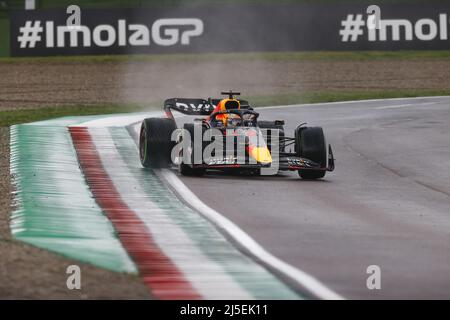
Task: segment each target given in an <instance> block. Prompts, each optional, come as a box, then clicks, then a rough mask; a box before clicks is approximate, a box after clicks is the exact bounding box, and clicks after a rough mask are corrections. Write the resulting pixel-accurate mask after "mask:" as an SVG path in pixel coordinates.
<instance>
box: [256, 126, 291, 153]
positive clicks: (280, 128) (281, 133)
mask: <svg viewBox="0 0 450 320" xmlns="http://www.w3.org/2000/svg"><path fill="white" fill-rule="evenodd" d="M258 127H259V128H261V129H278V130H279V134H278V135H279V138H280V141H279V152H284V147H285V142H284V127H283V126H282V125H281V124H275V121H263V120H262V121H258ZM264 138H265V139H266V141H267V140H268V139H267V137H266V136H264ZM268 148H269V151H270V152H272V146H271V144H269V145H268Z"/></svg>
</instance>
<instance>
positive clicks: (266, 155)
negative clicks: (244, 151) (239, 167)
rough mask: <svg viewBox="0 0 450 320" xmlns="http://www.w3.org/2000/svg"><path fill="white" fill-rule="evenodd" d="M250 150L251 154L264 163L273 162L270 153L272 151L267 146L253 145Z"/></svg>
mask: <svg viewBox="0 0 450 320" xmlns="http://www.w3.org/2000/svg"><path fill="white" fill-rule="evenodd" d="M249 151H250V152H249V154H250V156H251V157H252V158H253V159H255V160H256V161H257V162H259V163H262V164H268V163H272V156H271V155H270V151H269V149H268V148H267V147H259V148H258V147H253V148H250V150H249Z"/></svg>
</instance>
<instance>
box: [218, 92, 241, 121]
mask: <svg viewBox="0 0 450 320" xmlns="http://www.w3.org/2000/svg"><path fill="white" fill-rule="evenodd" d="M216 109H217V111H226V110H240V109H241V103H240V102H239V100H236V99H223V100H221V101H220V102H219V104H218V105H217V108H216ZM235 117H238V116H237V115H235V114H227V113H224V114H219V115H217V116H216V119H217V120H221V121H222V123H223V125H224V126H227V125H228V119H230V118H235Z"/></svg>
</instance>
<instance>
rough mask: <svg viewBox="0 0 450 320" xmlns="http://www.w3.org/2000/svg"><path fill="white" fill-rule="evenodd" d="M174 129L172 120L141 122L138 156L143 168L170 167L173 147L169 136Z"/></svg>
mask: <svg viewBox="0 0 450 320" xmlns="http://www.w3.org/2000/svg"><path fill="white" fill-rule="evenodd" d="M176 128H177V126H176V124H175V121H174V120H172V119H164V118H147V119H144V121H142V125H141V132H140V135H139V156H140V159H141V163H142V165H143V166H144V167H146V168H149V167H153V168H164V167H168V166H169V165H170V163H171V158H170V154H171V151H172V148H173V147H174V146H175V141H171V136H172V132H173V131H174V130H175V129H176Z"/></svg>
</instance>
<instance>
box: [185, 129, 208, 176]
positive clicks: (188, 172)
mask: <svg viewBox="0 0 450 320" xmlns="http://www.w3.org/2000/svg"><path fill="white" fill-rule="evenodd" d="M183 129H184V130H185V131H186V133H189V138H190V146H191V148H190V150H185V149H184V148H183V150H182V152H189V154H188V155H187V157H189V158H190V160H191V161H190V164H187V163H184V161H183V159H184V158H186V157H185V156H184V155H183V154H181V156H180V165H179V168H178V170H179V172H180V173H181V174H182V175H183V176H201V175H203V174H204V173H205V171H206V170H205V169H204V168H193V167H192V165H191V164H193V163H194V134H195V127H194V124H193V123H185V124H184V126H183ZM202 134H203V130H202ZM182 139H183V134H182ZM202 153H203V150H202Z"/></svg>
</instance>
